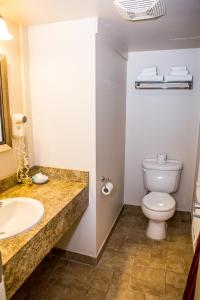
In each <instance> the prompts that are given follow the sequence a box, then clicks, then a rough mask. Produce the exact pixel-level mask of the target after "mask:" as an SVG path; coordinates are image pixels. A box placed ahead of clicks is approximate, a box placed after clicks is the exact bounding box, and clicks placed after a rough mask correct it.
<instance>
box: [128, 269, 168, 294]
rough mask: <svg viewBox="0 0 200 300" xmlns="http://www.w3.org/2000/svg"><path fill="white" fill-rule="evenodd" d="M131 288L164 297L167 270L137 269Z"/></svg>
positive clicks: (133, 273) (134, 271) (132, 276)
mask: <svg viewBox="0 0 200 300" xmlns="http://www.w3.org/2000/svg"><path fill="white" fill-rule="evenodd" d="M130 287H131V288H132V289H134V290H139V291H142V292H146V293H152V294H154V295H157V296H160V295H163V294H164V293H165V270H159V269H152V268H146V267H142V266H139V267H135V268H133V271H132V274H131V285H130Z"/></svg>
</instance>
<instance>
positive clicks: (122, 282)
mask: <svg viewBox="0 0 200 300" xmlns="http://www.w3.org/2000/svg"><path fill="white" fill-rule="evenodd" d="M130 280H131V275H130V274H128V273H121V272H119V271H114V273H113V277H112V285H113V286H116V287H117V288H118V289H122V290H126V289H128V288H129V286H130Z"/></svg>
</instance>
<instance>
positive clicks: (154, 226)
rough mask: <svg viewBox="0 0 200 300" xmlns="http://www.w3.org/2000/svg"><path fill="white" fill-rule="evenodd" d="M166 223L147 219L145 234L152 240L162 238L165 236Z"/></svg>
mask: <svg viewBox="0 0 200 300" xmlns="http://www.w3.org/2000/svg"><path fill="white" fill-rule="evenodd" d="M166 229H167V223H166V222H165V221H164V222H156V221H154V220H149V223H148V227H147V232H146V235H147V236H148V237H149V238H150V239H153V240H164V239H165V238H166Z"/></svg>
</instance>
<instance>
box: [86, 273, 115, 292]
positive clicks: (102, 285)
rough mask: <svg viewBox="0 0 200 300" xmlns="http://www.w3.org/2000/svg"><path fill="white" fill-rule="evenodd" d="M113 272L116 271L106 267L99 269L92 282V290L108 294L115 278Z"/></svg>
mask: <svg viewBox="0 0 200 300" xmlns="http://www.w3.org/2000/svg"><path fill="white" fill-rule="evenodd" d="M113 272H114V271H112V270H110V269H107V268H105V267H104V268H103V267H100V268H97V269H96V271H95V274H94V277H93V279H92V280H91V286H92V288H94V289H96V290H99V291H102V292H107V291H108V289H109V286H110V284H111V281H112V278H113Z"/></svg>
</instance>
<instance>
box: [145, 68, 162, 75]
mask: <svg viewBox="0 0 200 300" xmlns="http://www.w3.org/2000/svg"><path fill="white" fill-rule="evenodd" d="M142 73H145V74H147V73H148V74H149V73H156V74H157V73H158V71H157V67H146V68H143V69H142Z"/></svg>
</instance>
